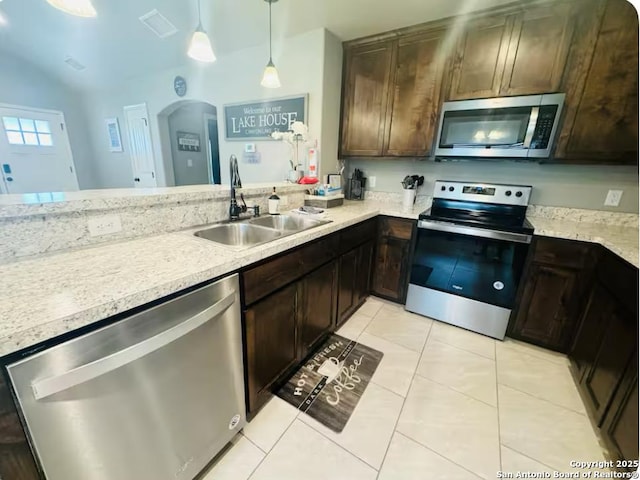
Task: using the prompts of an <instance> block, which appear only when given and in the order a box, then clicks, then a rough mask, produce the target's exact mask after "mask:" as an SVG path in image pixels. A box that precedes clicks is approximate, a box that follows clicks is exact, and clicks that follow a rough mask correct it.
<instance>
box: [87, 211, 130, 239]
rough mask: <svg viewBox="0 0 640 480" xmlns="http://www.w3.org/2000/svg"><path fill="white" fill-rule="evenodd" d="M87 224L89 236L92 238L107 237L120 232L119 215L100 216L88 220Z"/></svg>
mask: <svg viewBox="0 0 640 480" xmlns="http://www.w3.org/2000/svg"><path fill="white" fill-rule="evenodd" d="M87 224H88V226H89V235H91V236H92V237H99V236H101V235H109V234H110V233H118V232H120V231H122V223H121V222H120V215H102V216H100V217H97V218H90V219H89V221H88V222H87Z"/></svg>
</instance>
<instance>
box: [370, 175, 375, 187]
mask: <svg viewBox="0 0 640 480" xmlns="http://www.w3.org/2000/svg"><path fill="white" fill-rule="evenodd" d="M369 186H370V187H371V188H375V186H376V177H369Z"/></svg>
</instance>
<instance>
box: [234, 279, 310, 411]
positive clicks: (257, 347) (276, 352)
mask: <svg viewBox="0 0 640 480" xmlns="http://www.w3.org/2000/svg"><path fill="white" fill-rule="evenodd" d="M296 306H297V284H293V285H290V286H288V287H286V288H284V289H282V290H280V291H279V292H276V293H274V294H272V295H269V296H268V297H265V298H264V299H262V300H260V301H259V302H257V303H255V304H254V305H252V306H251V307H250V308H249V309H247V310H246V311H245V323H246V347H247V367H246V368H247V390H248V394H249V395H248V396H249V398H248V402H249V404H248V406H247V409H248V411H249V412H253V411H256V410H257V409H258V408H259V407H260V406H262V405H263V404H264V403H265V402H266V401H267V400H268V399H269V398H270V396H271V392H270V390H269V388H270V387H271V386H272V385H273V382H274V381H275V380H276V379H277V378H278V377H279V376H280V375H281V374H282V373H284V372H285V371H286V370H287V369H289V368H291V367H293V366H294V365H295V364H296V362H297V359H298V351H297V350H298V349H297V338H296V337H297V328H296V327H297V325H296V323H297V315H296Z"/></svg>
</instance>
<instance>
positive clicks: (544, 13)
mask: <svg viewBox="0 0 640 480" xmlns="http://www.w3.org/2000/svg"><path fill="white" fill-rule="evenodd" d="M575 11H576V4H575V3H558V4H551V5H545V6H542V7H538V8H530V9H527V10H526V11H525V12H523V13H521V14H520V15H518V16H516V17H515V19H514V23H513V31H512V33H511V38H510V41H509V48H508V51H507V60H506V65H505V69H504V74H503V76H502V85H501V87H500V92H499V93H500V95H529V94H535V93H549V92H557V91H559V90H560V85H561V83H562V76H563V73H564V70H565V66H566V63H567V55H568V53H569V48H570V46H571V42H572V40H573V32H574V24H575Z"/></svg>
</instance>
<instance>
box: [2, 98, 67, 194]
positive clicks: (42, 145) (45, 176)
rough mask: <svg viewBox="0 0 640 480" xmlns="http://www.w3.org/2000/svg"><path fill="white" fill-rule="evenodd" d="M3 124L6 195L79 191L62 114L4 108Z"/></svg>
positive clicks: (4, 184) (3, 163)
mask: <svg viewBox="0 0 640 480" xmlns="http://www.w3.org/2000/svg"><path fill="white" fill-rule="evenodd" d="M0 120H1V121H0V169H1V171H2V180H3V186H4V191H5V193H38V192H61V191H71V190H78V180H77V178H76V173H75V166H74V164H73V156H72V154H71V147H70V145H69V138H68V136H67V128H66V125H65V122H64V115H63V114H62V112H56V111H48V110H37V109H29V108H21V107H15V108H14V107H1V108H0Z"/></svg>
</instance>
